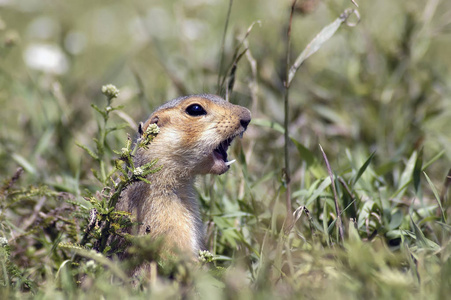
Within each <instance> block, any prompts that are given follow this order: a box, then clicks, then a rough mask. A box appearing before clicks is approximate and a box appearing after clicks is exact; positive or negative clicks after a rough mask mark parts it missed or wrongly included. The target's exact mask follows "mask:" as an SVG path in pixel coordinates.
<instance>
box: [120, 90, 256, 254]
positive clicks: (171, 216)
mask: <svg viewBox="0 0 451 300" xmlns="http://www.w3.org/2000/svg"><path fill="white" fill-rule="evenodd" d="M192 104H199V105H201V106H202V107H203V108H204V109H205V111H206V112H207V114H206V115H202V116H190V115H189V114H188V113H187V112H186V108H187V107H188V106H190V105H192ZM250 119H251V115H250V112H249V110H248V109H246V108H244V107H241V106H238V105H233V104H231V103H229V102H226V101H225V100H223V99H222V98H220V97H218V96H214V95H193V96H187V97H182V98H177V99H175V100H172V101H170V102H168V103H166V104H165V105H163V106H160V107H159V108H158V109H157V110H156V111H155V112H154V113H152V115H151V116H150V117H149V119H148V120H147V121H146V122H145V123H144V125H143V128H142V129H143V131H144V132H145V130H146V128H147V127H148V126H149V125H150V124H152V123H156V124H157V125H158V126H159V128H160V133H158V135H157V136H156V137H155V138H154V140H153V141H152V143H151V144H150V145H149V147H148V148H147V149H146V148H140V149H139V150H138V152H137V154H136V156H135V166H142V165H144V164H146V163H149V162H150V161H152V160H155V159H157V160H158V162H157V166H161V170H159V171H158V172H156V173H154V174H150V175H149V176H148V178H147V179H148V180H149V181H150V182H151V184H150V185H149V184H147V183H145V182H136V183H134V184H132V185H131V186H130V187H128V188H127V189H126V190H125V191H124V192H123V193H122V195H121V199H120V200H119V202H118V204H117V206H116V208H117V209H118V210H121V211H128V212H131V213H132V216H133V217H135V218H136V220H137V222H139V223H140V224H141V225H138V226H137V228H136V229H135V230H134V232H133V233H134V234H136V235H146V234H149V235H150V236H151V237H152V238H153V237H155V238H159V237H163V238H164V245H165V248H166V249H169V250H171V249H174V248H176V249H177V250H179V251H181V252H182V253H189V255H190V256H191V255H197V254H198V251H199V250H201V249H204V229H203V224H202V220H201V217H200V213H199V204H198V201H197V199H196V193H195V190H194V187H193V184H194V180H195V177H196V175H201V174H222V173H224V172H226V171H227V169H228V168H229V167H228V166H225V165H224V164H222V163H221V162H218V161H215V159H213V154H212V153H213V150H214V149H215V148H217V147H218V145H219V144H220V143H221V142H222V141H224V140H226V139H228V138H231V137H234V136H236V135H238V134H241V133H243V132H244V131H245V130H246V127H247V124H248V123H249V122H250Z"/></svg>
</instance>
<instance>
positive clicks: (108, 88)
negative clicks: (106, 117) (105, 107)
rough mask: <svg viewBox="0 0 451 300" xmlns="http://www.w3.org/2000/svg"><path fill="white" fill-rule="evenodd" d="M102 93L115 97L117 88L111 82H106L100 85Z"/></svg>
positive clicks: (117, 94) (117, 92)
mask: <svg viewBox="0 0 451 300" xmlns="http://www.w3.org/2000/svg"><path fill="white" fill-rule="evenodd" d="M102 93H103V94H104V95H105V96H107V97H108V98H117V96H119V90H118V88H117V87H116V86H114V85H113V84H107V85H104V86H102ZM110 109H111V107H110Z"/></svg>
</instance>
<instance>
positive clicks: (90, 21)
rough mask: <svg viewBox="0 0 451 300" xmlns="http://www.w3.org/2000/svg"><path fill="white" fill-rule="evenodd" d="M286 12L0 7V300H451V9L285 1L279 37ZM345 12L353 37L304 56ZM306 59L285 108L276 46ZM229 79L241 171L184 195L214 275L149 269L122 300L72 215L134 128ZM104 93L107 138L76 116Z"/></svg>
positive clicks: (435, 2) (132, 5)
mask: <svg viewBox="0 0 451 300" xmlns="http://www.w3.org/2000/svg"><path fill="white" fill-rule="evenodd" d="M360 2H362V3H360ZM230 4H232V6H231V10H230V16H229V17H227V12H228V10H229V8H230ZM291 4H292V2H291V1H288V0H286V1H272V0H265V1H233V2H229V1H219V0H208V1H207V0H198V1H186V2H184V3H182V2H181V1H177V2H176V1H165V2H164V4H163V2H162V3H156V2H155V3H149V2H146V1H137V0H136V1H128V2H118V1H113V2H112V1H96V2H95V3H93V2H92V1H86V0H80V1H72V2H61V1H53V0H49V1H34V0H22V1H0V106H1V109H0V118H1V126H0V178H1V179H2V183H1V188H0V244H1V248H0V266H1V269H0V286H1V290H0V293H1V297H2V298H4V299H6V298H7V297H10V298H21V299H22V298H24V297H38V298H52V299H53V298H56V297H58V298H91V297H92V298H97V299H98V298H100V297H105V298H125V297H127V298H128V297H133V298H149V297H155V298H158V299H161V298H172V297H175V296H178V297H181V295H185V296H186V297H188V298H190V297H193V298H197V297H208V298H209V299H215V298H233V299H249V298H275V297H277V298H331V297H334V298H337V299H345V298H348V299H349V298H351V299H361V298H365V299H367V298H402V299H405V298H416V299H417V298H424V299H426V298H427V299H434V298H436V299H444V298H445V297H446V296H447V295H448V294H449V293H450V292H451V279H450V278H451V260H450V255H451V242H450V231H451V223H450V221H449V215H448V212H449V211H450V208H449V207H450V202H449V192H448V187H449V185H450V184H451V178H450V176H451V173H450V168H451V130H450V129H449V120H450V118H451V76H450V73H449V70H450V69H451V56H450V55H449V52H450V49H451V36H450V30H451V23H450V21H449V20H450V14H451V3H449V1H444V0H442V1H440V0H428V1H420V0H414V1H390V0H381V1H359V2H358V4H359V7H358V8H357V7H355V6H354V4H353V3H352V2H351V1H344V0H336V1H334V0H328V1H301V0H298V1H297V4H296V7H295V10H294V14H293V18H292V22H291V33H290V34H289V35H287V30H288V26H289V24H290V10H291ZM346 8H355V9H357V10H358V12H359V14H360V18H361V20H360V23H359V24H358V25H357V26H355V27H352V26H348V25H349V24H345V23H343V24H341V26H340V27H339V28H338V30H337V32H335V34H334V35H333V36H332V37H331V38H330V39H328V40H327V41H326V42H325V43H324V44H321V45H319V42H318V40H315V39H314V37H315V36H316V34H317V33H319V32H320V31H321V30H322V29H324V28H327V27H326V26H327V25H329V24H331V23H333V22H334V20H336V18H337V17H339V16H340V14H342V13H343V11H344V10H345V9H346ZM257 21H259V22H258V23H255V24H254V26H253V27H252V29H251V30H250V31H248V28H249V27H250V26H251V24H252V23H254V22H257ZM348 22H349V23H355V22H356V16H355V15H352V16H351V17H350V19H349V20H348ZM226 23H228V25H227V30H226V32H225V34H224V28H225V24H226ZM351 25H352V24H351ZM246 32H248V36H247V37H246V38H245V35H246ZM329 33H331V32H330V30H329ZM223 38H224V47H222V43H223ZM312 40H313V41H314V42H313V44H314V45H319V46H321V47H320V49H319V51H318V52H317V53H315V54H314V55H312V56H311V57H309V58H308V59H307V60H306V61H305V62H304V63H303V64H302V65H301V66H300V68H299V69H298V70H297V72H296V76H294V78H293V80H292V81H291V84H290V86H289V89H288V90H287V89H286V88H285V86H284V82H285V78H286V77H287V73H288V72H287V47H288V49H289V51H288V53H289V56H290V58H291V59H290V63H289V64H288V66H291V65H292V64H293V63H294V61H295V59H296V58H297V56H298V55H299V54H300V53H301V52H302V50H303V49H304V48H305V47H306V46H307V44H309V42H311V41H312ZM243 41H244V42H243ZM238 46H240V48H238ZM246 48H247V51H246V52H242V51H243V50H244V49H246ZM236 49H239V50H236ZM236 53H243V56H241V57H240V59H239V61H238V62H237V65H236V66H237V67H236V69H234V70H233V71H232V69H233V68H231V66H232V65H233V61H234V60H236V57H235V56H236V55H235V54H236ZM231 72H232V73H233V74H234V76H235V77H234V85H233V91H229V92H228V96H229V99H230V101H231V102H233V103H238V104H240V105H243V106H246V107H248V108H249V109H251V111H252V114H253V121H252V123H251V125H250V126H249V129H248V131H247V132H246V134H245V136H244V138H243V139H242V140H240V141H237V142H234V144H235V145H234V147H233V149H231V150H229V151H230V152H231V153H230V155H229V156H230V157H233V158H237V161H238V163H236V164H234V165H233V166H232V168H231V170H230V171H229V172H228V173H227V174H225V175H222V176H219V177H213V176H206V177H204V178H199V180H198V182H197V187H198V193H199V198H200V202H201V204H202V211H203V216H204V221H205V224H206V225H207V226H206V228H207V239H208V246H209V249H210V252H211V253H212V254H213V255H214V256H213V260H212V261H210V262H208V263H205V266H204V267H193V266H187V265H185V264H183V263H179V264H177V265H175V266H162V265H157V264H155V265H154V266H155V269H154V275H155V274H158V276H152V280H151V281H150V282H143V283H142V285H141V287H140V288H136V287H134V286H133V285H132V284H130V282H129V279H128V278H127V276H126V275H125V273H124V271H123V268H124V266H123V265H122V264H121V263H120V262H118V261H116V260H115V259H114V258H113V259H107V258H106V256H105V255H104V254H100V253H96V252H95V251H93V250H91V248H92V247H93V244H92V243H93V241H94V240H95V239H96V238H97V237H98V236H99V234H100V228H98V227H96V228H94V230H93V232H92V234H91V236H90V237H89V242H88V243H86V244H85V247H79V246H78V244H80V243H81V242H82V239H83V236H84V230H85V228H86V225H87V223H88V219H89V218H88V214H89V211H90V209H91V208H92V207H99V209H102V205H104V203H106V202H105V201H104V202H102V201H100V200H99V201H97V200H92V201H91V202H90V201H87V200H86V198H88V199H89V197H91V199H94V198H96V199H102V196H101V193H99V191H101V190H102V188H103V187H104V186H105V185H106V184H108V182H107V180H106V179H107V178H108V173H109V172H110V171H112V170H114V162H113V160H114V159H115V158H117V157H118V155H117V154H115V153H114V152H113V150H119V149H121V148H123V147H124V145H125V143H126V139H127V134H131V135H133V133H134V132H135V131H136V122H137V121H141V120H144V119H146V117H147V116H148V115H149V114H150V112H151V111H152V110H153V109H154V108H155V107H157V106H158V105H159V104H161V103H163V102H165V101H167V100H169V99H172V98H175V97H177V96H180V95H184V94H193V93H202V92H209V93H219V94H221V95H222V96H225V95H226V94H227V89H226V88H225V87H226V86H227V84H226V85H222V88H220V86H221V82H222V79H223V78H225V80H226V81H225V82H226V83H230V79H231V77H230V76H229V75H230V74H231ZM107 83H113V84H114V85H116V86H117V87H118V88H119V89H120V94H119V97H118V98H117V99H113V100H112V105H113V106H114V107H120V109H119V110H116V111H112V112H109V115H108V117H109V118H108V122H107V125H106V127H105V123H104V118H103V117H102V116H101V114H99V113H98V112H96V111H95V110H94V109H92V107H91V105H92V104H94V105H96V106H97V107H99V109H100V110H103V109H104V108H105V107H106V106H107V100H106V98H105V96H103V95H102V93H101V87H102V86H103V85H104V84H107ZM285 109H287V111H288V115H287V114H286V113H285ZM124 124H125V125H126V128H125V129H120V128H123V127H124V126H125V125H124ZM123 125H124V126H123ZM113 127H117V129H120V130H115V131H112V132H111V133H109V134H108V135H107V136H106V139H105V141H104V142H103V140H102V139H103V138H102V137H103V136H104V135H103V133H104V132H105V131H103V130H104V129H105V128H113ZM285 128H288V131H285ZM285 132H287V133H288V135H289V137H290V139H289V143H287V152H286V153H285V152H284V151H285V150H284V149H285V145H286V143H285V141H286V139H285V137H286V136H285V134H284V133H285ZM93 138H97V139H98V140H100V141H102V143H100V144H97V146H96V143H95V142H94V141H93ZM77 144H80V145H85V146H86V147H88V148H89V149H92V150H93V151H97V152H96V155H97V156H98V159H93V158H92V157H91V156H90V155H89V154H88V153H87V152H86V151H85V150H83V149H82V148H81V147H79V146H77ZM98 145H101V147H100V148H99V146H98ZM320 145H321V146H320ZM322 149H323V151H322ZM18 167H22V168H23V170H24V171H23V172H22V173H20V172H17V171H16V170H17V168H18ZM102 170H105V172H104V173H105V175H104V176H103V175H102ZM287 170H289V172H288V173H287ZM93 171H94V172H93ZM95 174H97V175H98V176H97V177H98V178H96V176H95ZM99 179H100V180H99ZM288 179H289V180H288ZM331 179H332V180H331ZM96 192H97V194H96ZM287 195H288V197H287ZM92 197H94V198H92ZM96 201H97V202H96ZM102 203H103V204H102ZM287 203H288V208H287ZM287 211H288V212H290V211H293V212H294V218H293V219H294V221H295V223H294V226H293V227H292V228H291V229H290V228H289V226H287V225H288V224H287V220H289V219H291V218H287ZM337 211H338V213H337ZM107 215H108V212H107V211H105V215H104V216H107ZM290 215H291V214H288V216H290ZM108 216H109V215H108ZM96 234H97V235H96ZM143 248H144V249H141V248H139V247H138V250H136V251H138V252H137V253H138V254H140V255H144V256H145V254H146V253H148V252H146V251H145V250H146V249H145V248H146V247H143ZM147 250H149V249H147ZM137 256H139V255H137Z"/></svg>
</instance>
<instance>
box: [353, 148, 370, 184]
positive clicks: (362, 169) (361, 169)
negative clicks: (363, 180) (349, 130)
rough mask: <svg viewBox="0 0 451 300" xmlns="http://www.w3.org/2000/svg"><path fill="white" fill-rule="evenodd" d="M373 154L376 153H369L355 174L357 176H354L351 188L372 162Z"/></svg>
mask: <svg viewBox="0 0 451 300" xmlns="http://www.w3.org/2000/svg"><path fill="white" fill-rule="evenodd" d="M375 153H376V151H374V152H373V153H371V154H370V156H369V157H368V159H367V160H366V161H365V163H364V164H363V165H362V166H361V167H360V169H359V171H358V172H357V175H356V176H355V179H354V181H353V182H352V186H354V185H355V184H356V183H357V181H358V180H359V179H360V177H361V176H362V175H363V173H364V172H365V170H366V168H368V166H369V165H370V163H371V161H372V160H373V157H374V154H375Z"/></svg>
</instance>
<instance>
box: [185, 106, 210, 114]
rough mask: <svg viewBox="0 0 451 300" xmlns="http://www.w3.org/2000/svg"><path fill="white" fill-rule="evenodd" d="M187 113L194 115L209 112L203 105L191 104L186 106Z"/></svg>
mask: <svg viewBox="0 0 451 300" xmlns="http://www.w3.org/2000/svg"><path fill="white" fill-rule="evenodd" d="M186 113H187V114H188V115H190V116H193V117H197V116H202V115H206V114H207V112H206V111H205V109H204V108H203V107H202V106H200V105H199V104H191V105H190V106H188V107H187V108H186Z"/></svg>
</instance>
